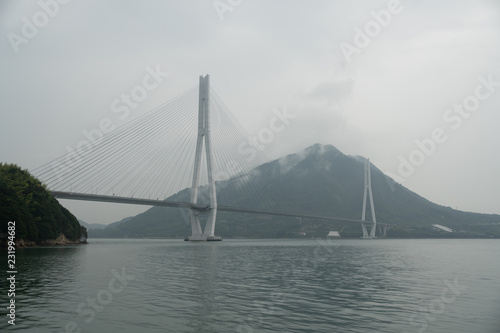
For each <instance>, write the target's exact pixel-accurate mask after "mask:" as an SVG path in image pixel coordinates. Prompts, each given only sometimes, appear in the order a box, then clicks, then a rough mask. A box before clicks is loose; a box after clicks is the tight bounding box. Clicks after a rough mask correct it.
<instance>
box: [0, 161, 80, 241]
mask: <svg viewBox="0 0 500 333" xmlns="http://www.w3.org/2000/svg"><path fill="white" fill-rule="evenodd" d="M0 198H1V199H0V200H1V201H0V246H2V247H5V246H6V245H7V235H8V223H9V222H10V221H15V243H16V246H18V247H26V246H37V245H66V244H82V243H84V244H85V243H86V242H87V241H86V240H87V230H86V228H85V227H82V226H81V225H80V223H79V222H78V220H77V219H76V217H75V216H73V214H71V213H70V212H69V211H68V210H67V209H66V208H64V207H63V206H61V204H59V202H58V201H57V200H56V199H55V198H54V197H53V196H52V194H50V192H49V191H48V190H47V188H46V187H45V185H43V184H42V183H41V182H40V181H39V180H38V179H37V178H35V177H33V176H32V175H31V174H30V173H29V172H28V171H27V170H23V169H21V168H20V167H19V166H17V165H15V164H4V163H0Z"/></svg>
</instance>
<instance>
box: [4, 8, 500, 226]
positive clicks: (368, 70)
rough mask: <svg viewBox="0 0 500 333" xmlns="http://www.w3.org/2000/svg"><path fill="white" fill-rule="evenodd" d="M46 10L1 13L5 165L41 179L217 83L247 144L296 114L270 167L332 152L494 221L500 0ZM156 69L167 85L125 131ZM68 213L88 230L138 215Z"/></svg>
mask: <svg viewBox="0 0 500 333" xmlns="http://www.w3.org/2000/svg"><path fill="white" fill-rule="evenodd" d="M61 1H62V0H61ZM62 2H63V1H62ZM40 3H42V4H43V3H46V4H47V5H46V6H45V12H44V11H43V10H44V9H43V8H42V6H41V5H40ZM40 3H38V2H36V1H18V0H16V1H14V0H10V1H8V0H4V1H2V2H0V32H1V36H2V38H1V39H0V73H1V75H0V110H1V115H2V118H1V119H2V120H1V122H0V160H1V161H2V162H10V163H17V164H19V165H20V166H22V167H23V168H27V169H29V170H33V169H34V168H36V167H38V166H40V165H42V164H45V163H47V162H49V161H51V160H52V159H54V158H56V157H58V156H60V155H62V154H64V153H65V152H66V147H68V146H69V147H76V145H77V144H78V143H79V142H80V141H81V140H83V139H85V137H84V135H83V134H82V131H85V130H87V131H91V130H92V129H94V128H98V127H99V123H100V121H101V120H102V119H103V118H108V119H110V120H111V121H112V122H113V125H115V126H121V125H123V124H125V123H127V122H128V121H130V120H132V119H133V118H135V117H136V116H139V115H142V114H144V113H145V112H147V111H148V110H150V109H152V108H154V107H155V106H157V105H159V104H161V103H163V102H165V101H167V100H169V99H171V98H172V97H174V96H176V95H177V94H179V93H181V92H183V91H185V90H187V89H189V88H191V87H192V86H194V85H196V84H197V83H198V76H199V75H201V74H206V73H209V74H210V75H211V83H212V87H214V89H215V90H216V91H217V92H218V94H219V95H220V96H221V97H222V99H223V100H224V101H225V103H226V105H227V106H228V107H229V108H230V109H231V111H232V112H233V113H234V115H235V117H236V118H237V119H238V120H239V121H240V122H241V123H242V124H243V126H244V127H245V128H246V129H247V131H248V132H249V133H251V134H253V135H258V134H259V133H260V131H262V129H263V128H266V127H269V125H270V121H271V119H272V118H273V115H274V114H273V109H274V108H277V109H280V110H282V109H283V108H284V107H286V110H287V112H289V113H290V114H293V115H295V118H293V119H291V120H290V123H289V124H288V125H287V127H286V128H285V129H284V130H283V131H281V132H279V133H275V135H274V140H272V142H270V143H269V144H267V145H266V148H265V151H266V153H267V155H268V156H269V157H271V158H278V157H280V156H283V155H285V154H289V153H294V152H297V151H299V150H301V149H303V148H305V147H307V146H309V145H311V144H313V143H316V142H319V143H323V144H332V145H334V146H336V147H337V148H338V149H340V150H341V151H342V152H344V153H346V154H350V155H362V156H365V157H369V158H370V159H371V161H372V162H373V163H374V164H375V165H376V166H377V167H379V168H380V169H381V170H382V171H384V172H386V173H389V174H390V175H391V176H393V177H394V178H395V179H396V180H397V181H399V182H401V183H402V184H403V185H404V186H406V187H408V188H409V189H411V190H413V191H415V192H417V193H418V194H420V195H422V196H424V197H426V198H428V199H429V200H431V201H434V202H436V203H438V204H442V205H446V206H451V207H453V208H458V209H461V210H466V211H474V212H483V213H497V214H498V213H500V205H499V204H498V203H499V202H500V200H499V194H498V189H499V188H500V177H499V176H498V165H500V157H499V154H498V145H499V143H500V134H499V133H500V131H498V124H499V123H500V110H499V106H500V84H499V83H496V82H500V43H499V41H500V2H498V1H497V0H477V1H455V0H453V1H452V0H443V1H430V0H413V1H410V0H401V1H400V2H399V4H397V3H395V2H394V1H374V0H370V1H368V0H366V1H365V0H359V1H326V0H316V1H306V0H253V1H250V0H241V1H240V0H220V1H212V0H206V1H201V0H198V1H194V0H192V1H186V0H182V1H181V0H178V1H173V0H171V1H159V0H158V1H123V0H115V1H97V0H86V1H82V0H72V1H69V2H68V3H67V4H59V3H57V5H54V4H55V3H56V2H54V1H49V0H46V1H41V2H40ZM46 12H48V13H49V14H50V15H49V14H46ZM33 24H35V25H33ZM37 25H38V26H37ZM147 68H148V69H149V71H155V70H158V71H160V72H162V73H166V72H168V73H169V74H168V76H166V77H164V76H162V77H159V79H158V80H157V81H148V82H147V84H149V85H148V87H150V88H151V89H149V90H148V91H147V97H145V98H144V99H143V100H141V101H140V102H138V103H137V105H136V106H135V107H134V108H132V107H131V108H130V115H129V116H128V117H123V118H124V119H123V120H122V119H120V117H119V116H123V115H124V113H117V112H113V107H112V103H113V101H115V100H116V99H118V100H119V99H120V98H121V95H122V94H130V93H131V91H132V89H133V88H134V87H136V86H141V85H144V83H143V80H144V78H145V77H146V76H147V75H148V73H149V72H148V69H147ZM488 81H489V82H490V83H488ZM119 102H120V101H119ZM120 103H121V102H120ZM463 104H465V106H463V107H461V106H460V105H463ZM121 105H122V106H123V105H124V104H121ZM454 105H457V106H456V107H455V108H454ZM115 106H116V104H115ZM460 107H461V108H462V109H461V110H460ZM431 140H432V141H431ZM416 141H418V142H419V144H417V143H416ZM402 160H405V161H406V162H402ZM63 204H64V205H65V206H67V207H68V208H70V210H72V212H73V213H74V214H75V215H76V216H77V217H78V218H81V219H83V220H86V221H87V222H90V223H109V222H113V221H116V220H118V219H120V218H121V217H124V216H127V215H130V214H134V213H136V212H137V211H140V210H141V209H143V208H137V207H125V206H122V205H110V204H97V203H74V202H73V203H71V202H68V201H64V202H63Z"/></svg>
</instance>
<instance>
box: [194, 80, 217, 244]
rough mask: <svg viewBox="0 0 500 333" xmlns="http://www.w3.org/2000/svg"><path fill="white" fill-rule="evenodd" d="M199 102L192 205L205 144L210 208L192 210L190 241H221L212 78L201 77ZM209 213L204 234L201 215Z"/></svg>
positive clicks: (196, 200)
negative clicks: (217, 223)
mask: <svg viewBox="0 0 500 333" xmlns="http://www.w3.org/2000/svg"><path fill="white" fill-rule="evenodd" d="M199 91H200V92H199V102H198V139H197V141H196V155H195V159H194V172H193V183H192V186H191V199H190V203H192V204H197V203H198V194H199V186H200V172H201V158H202V153H203V151H202V150H203V143H205V157H206V162H207V173H208V198H209V207H208V208H203V209H197V208H191V211H190V219H191V231H192V234H191V237H188V238H187V240H190V241H213V240H221V238H220V237H218V236H214V230H215V219H216V217H217V193H216V188H215V179H214V177H213V168H212V143H211V140H210V76H209V75H206V76H205V77H203V76H200V90H199ZM202 213H208V218H207V222H206V224H205V229H204V231H203V232H202V229H201V224H200V214H202Z"/></svg>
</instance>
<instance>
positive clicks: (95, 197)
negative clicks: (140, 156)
mask: <svg viewBox="0 0 500 333" xmlns="http://www.w3.org/2000/svg"><path fill="white" fill-rule="evenodd" d="M51 193H52V195H53V196H54V197H56V198H60V199H70V200H83V201H99V202H112V203H121V204H132V205H145V206H163V207H177V208H188V209H196V210H198V211H207V210H209V209H210V206H209V205H207V204H193V203H189V202H175V201H166V200H153V199H139V198H128V197H118V196H111V195H100V194H85V193H75V192H60V191H51ZM217 211H224V212H237V213H249V214H261V215H275V216H291V217H301V218H310V219H318V220H328V221H340V222H355V223H365V224H371V223H372V222H371V221H362V220H355V219H347V218H343V217H333V216H319V215H310V214H297V213H286V212H273V211H270V210H257V209H247V208H238V207H229V206H219V205H218V206H217ZM377 225H379V226H383V225H389V224H385V223H377Z"/></svg>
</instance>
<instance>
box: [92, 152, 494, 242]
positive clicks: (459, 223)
mask: <svg viewBox="0 0 500 333" xmlns="http://www.w3.org/2000/svg"><path fill="white" fill-rule="evenodd" d="M364 161H365V159H364V158H362V157H353V156H348V155H345V154H343V153H342V152H340V151H339V150H338V149H336V148H335V147H333V146H331V145H326V146H325V145H320V144H316V145H314V146H311V147H309V148H307V149H305V150H303V151H301V152H298V153H296V154H291V155H288V156H285V157H282V158H280V159H277V160H275V161H272V162H269V163H266V164H264V165H261V166H259V167H258V168H256V169H254V170H253V171H252V173H251V175H250V176H248V177H250V178H252V179H254V180H256V181H258V183H259V184H264V186H265V187H266V191H267V190H272V191H273V192H274V193H275V194H276V196H275V197H276V198H277V200H276V201H270V200H268V199H265V198H264V197H263V196H260V195H256V194H255V192H252V191H251V187H250V186H249V185H247V186H245V185H243V186H242V185H241V184H250V183H246V181H248V179H246V178H244V179H239V178H237V177H235V178H232V179H230V180H227V181H224V182H218V183H217V188H218V189H217V198H218V201H219V205H226V206H236V207H248V208H254V209H265V210H275V211H286V212H297V213H298V212H301V213H304V214H311V215H323V216H337V217H345V218H351V219H359V218H360V217H361V207H362V204H363V188H364V178H363V175H364V171H363V170H364ZM371 178H372V187H373V197H374V201H375V211H376V216H377V221H378V222H380V223H389V224H393V225H395V226H396V227H394V228H392V229H391V230H390V231H389V234H388V236H389V237H500V216H499V215H488V214H476V213H469V212H462V211H457V210H454V209H452V208H450V207H444V206H440V205H437V204H435V203H432V202H430V201H429V200H426V199H425V198H423V197H421V196H419V195H418V194H416V193H414V192H412V191H410V190H408V189H407V188H405V187H403V186H402V185H400V184H397V183H394V181H393V180H391V179H390V178H389V177H387V176H386V175H384V174H383V173H382V171H380V170H379V169H377V168H376V167H375V166H374V165H372V167H371ZM205 190H206V189H205ZM202 191H203V189H202ZM205 197H206V196H205ZM167 200H172V201H188V200H189V189H185V190H183V191H181V192H179V193H177V194H176V195H173V196H171V197H170V198H168V199H167ZM278 201H279V202H278ZM278 204H280V206H281V207H279V206H278ZM370 219H371V216H370V213H369V211H368V212H367V220H370ZM188 220H189V219H187V218H186V214H184V216H183V215H181V210H180V209H177V208H164V207H153V208H151V209H149V210H148V211H146V212H144V213H142V214H139V215H137V216H135V217H133V218H131V219H129V220H128V221H126V222H124V223H120V224H116V225H113V226H109V227H108V228H105V229H102V230H92V231H91V232H90V236H91V237H126V236H128V237H162V236H163V237H181V236H184V235H189V234H190V233H191V228H190V225H189V222H188ZM433 224H441V225H444V226H447V227H450V228H452V229H453V230H454V231H456V232H453V233H445V232H444V231H439V230H435V228H433V227H432V225H433ZM329 230H343V231H342V236H343V237H344V236H345V237H359V236H361V228H360V226H359V224H357V223H355V224H352V223H351V224H349V223H348V224H345V223H332V222H328V221H320V220H312V219H297V218H294V217H279V216H265V215H255V214H241V213H240V214H238V213H230V212H222V211H219V212H218V213H217V224H216V227H215V231H216V234H217V235H221V236H223V237H248V238H252V237H253V238H261V237H301V236H306V237H309V236H311V237H326V235H327V234H328V231H329Z"/></svg>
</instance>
